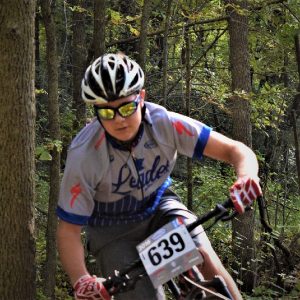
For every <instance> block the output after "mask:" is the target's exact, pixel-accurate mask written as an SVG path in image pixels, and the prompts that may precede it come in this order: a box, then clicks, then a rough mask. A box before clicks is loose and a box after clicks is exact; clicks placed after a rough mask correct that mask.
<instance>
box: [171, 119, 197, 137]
mask: <svg viewBox="0 0 300 300" xmlns="http://www.w3.org/2000/svg"><path fill="white" fill-rule="evenodd" d="M172 125H173V126H174V127H175V129H176V131H177V132H178V134H180V135H182V134H183V132H184V133H186V134H187V135H188V136H194V134H193V133H192V132H190V131H189V130H188V129H187V128H186V127H185V126H184V125H183V124H182V123H181V122H180V121H176V122H172Z"/></svg>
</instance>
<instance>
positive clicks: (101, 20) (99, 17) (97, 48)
mask: <svg viewBox="0 0 300 300" xmlns="http://www.w3.org/2000/svg"><path fill="white" fill-rule="evenodd" d="M105 4H106V1H105V0H94V42H93V45H94V47H93V48H94V58H97V57H99V56H101V55H102V54H104V52H105V26H106V19H105V16H106V14H105Z"/></svg>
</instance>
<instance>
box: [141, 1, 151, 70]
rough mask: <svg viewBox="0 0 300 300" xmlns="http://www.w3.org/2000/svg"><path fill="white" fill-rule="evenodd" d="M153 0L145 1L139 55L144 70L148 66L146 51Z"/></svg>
mask: <svg viewBox="0 0 300 300" xmlns="http://www.w3.org/2000/svg"><path fill="white" fill-rule="evenodd" d="M151 5H152V0H148V1H144V5H143V11H142V19H141V33H140V41H139V57H138V62H139V64H140V66H141V68H142V69H143V70H145V66H146V54H147V53H146V52H147V45H148V43H147V34H148V22H149V18H150V14H151Z"/></svg>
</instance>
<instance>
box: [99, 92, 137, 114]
mask: <svg viewBox="0 0 300 300" xmlns="http://www.w3.org/2000/svg"><path fill="white" fill-rule="evenodd" d="M140 101H141V96H140V95H137V96H136V98H135V99H134V100H133V101H130V102H125V103H122V104H121V105H119V106H118V107H97V106H95V111H96V114H97V116H98V117H99V118H100V119H102V120H113V119H114V117H115V116H116V113H118V114H119V115H120V116H121V117H122V118H128V117H130V116H131V115H133V114H134V113H135V112H136V111H137V108H138V105H139V103H140Z"/></svg>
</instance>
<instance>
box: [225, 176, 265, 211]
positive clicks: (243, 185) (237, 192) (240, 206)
mask: <svg viewBox="0 0 300 300" xmlns="http://www.w3.org/2000/svg"><path fill="white" fill-rule="evenodd" d="M261 195H262V191H261V187H260V185H259V179H258V178H257V179H256V178H251V177H246V176H245V177H241V178H239V179H238V180H237V181H236V182H235V183H234V184H233V185H232V186H231V188H230V198H231V199H232V202H233V205H234V208H235V210H236V211H237V212H238V213H239V214H242V213H244V211H245V207H246V206H249V205H251V204H252V202H253V201H254V200H256V198H257V197H259V196H261Z"/></svg>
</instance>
